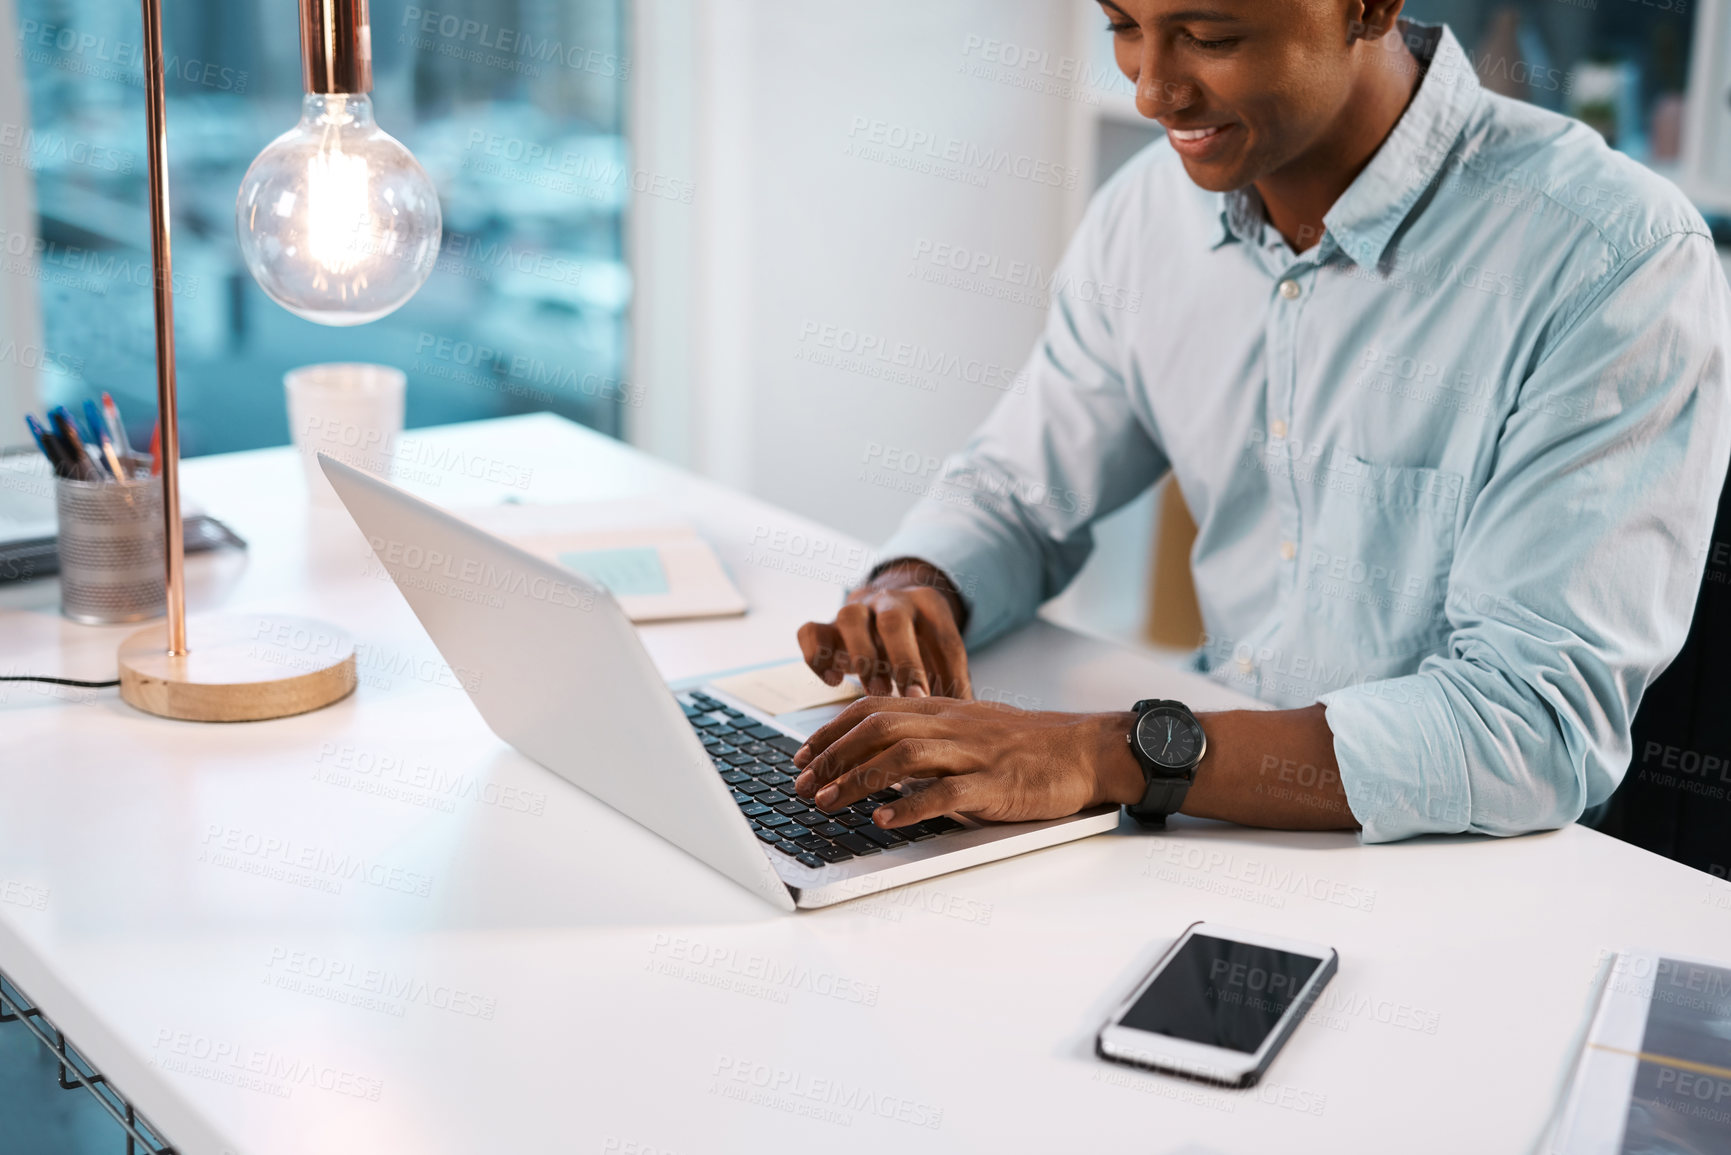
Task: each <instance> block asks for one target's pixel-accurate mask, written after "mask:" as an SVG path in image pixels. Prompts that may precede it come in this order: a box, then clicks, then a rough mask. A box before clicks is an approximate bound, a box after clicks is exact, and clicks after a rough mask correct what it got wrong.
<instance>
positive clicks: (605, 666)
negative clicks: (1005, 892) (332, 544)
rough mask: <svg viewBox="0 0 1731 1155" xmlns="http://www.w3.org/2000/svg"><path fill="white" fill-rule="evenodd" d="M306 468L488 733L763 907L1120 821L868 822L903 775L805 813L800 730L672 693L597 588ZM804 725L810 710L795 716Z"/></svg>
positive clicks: (918, 877) (817, 901)
mask: <svg viewBox="0 0 1731 1155" xmlns="http://www.w3.org/2000/svg"><path fill="white" fill-rule="evenodd" d="M319 464H320V466H321V468H323V470H324V472H325V476H326V477H327V478H329V479H330V483H331V486H332V488H334V489H335V490H336V492H337V495H338V496H339V497H340V498H341V499H342V502H343V505H344V506H345V507H346V508H347V509H348V511H349V514H350V516H352V517H353V518H354V520H355V524H356V525H357V526H359V527H360V530H361V532H362V533H363V534H365V535H366V538H367V541H368V543H369V544H370V545H371V546H372V548H373V553H374V554H375V555H376V557H377V559H378V561H379V564H380V565H381V566H383V568H384V569H385V571H386V572H387V573H389V574H390V577H391V580H392V581H393V582H394V583H395V584H396V586H397V589H398V590H399V591H400V592H401V593H402V595H403V597H404V599H406V600H407V601H408V603H409V607H410V608H411V609H412V610H413V611H414V613H415V616H416V617H417V618H419V619H420V622H421V625H422V626H423V627H425V629H426V631H427V633H428V635H429V636H430V637H431V638H432V640H433V644H434V645H435V646H437V647H438V649H439V653H440V655H441V656H442V657H443V658H444V659H445V661H446V662H447V663H448V664H449V665H450V666H451V667H452V668H453V669H465V670H473V671H477V672H478V676H476V677H471V678H466V679H464V682H463V689H464V691H465V692H466V693H467V694H468V695H469V697H470V699H472V700H473V701H474V703H475V706H476V708H477V709H478V710H479V711H480V713H481V717H482V718H483V719H484V720H485V721H486V723H487V725H488V727H490V728H491V729H492V731H493V733H494V734H496V735H498V736H499V738H500V739H502V740H503V741H505V742H507V743H509V744H510V745H511V746H512V747H514V748H515V749H516V750H518V751H519V752H520V753H522V754H523V755H525V756H526V757H528V758H530V759H532V760H534V761H535V762H538V763H540V764H541V765H542V766H544V767H546V768H547V769H548V770H551V771H552V772H553V773H555V774H557V775H559V776H560V777H561V778H564V779H565V780H566V781H567V782H570V783H571V784H572V785H574V786H577V787H578V788H580V789H582V790H584V791H587V792H588V793H589V794H591V795H593V796H594V797H596V798H598V799H600V800H601V801H602V802H605V803H606V804H607V805H609V806H611V807H612V808H613V809H615V810H617V811H619V812H620V813H621V814H624V815H625V816H626V817H628V818H630V819H632V820H633V821H635V822H637V823H639V824H641V825H643V826H645V827H647V828H648V829H650V830H652V831H654V832H655V833H656V834H658V835H660V836H661V837H662V838H664V839H666V840H667V841H668V842H670V843H672V844H673V845H674V846H676V847H678V848H679V849H681V850H683V851H685V852H686V853H687V854H689V855H691V856H692V857H693V858H696V859H697V860H698V861H699V862H702V863H704V864H705V865H707V866H709V867H710V868H712V869H714V870H716V871H719V872H720V873H722V874H724V875H726V876H727V877H728V878H730V879H732V880H733V881H734V882H736V883H738V884H739V885H741V886H743V887H745V888H746V889H747V890H749V891H751V892H752V893H754V894H756V895H758V896H760V897H761V898H763V899H764V900H765V901H767V902H769V903H770V904H771V905H773V906H775V907H776V908H777V909H780V910H784V911H791V910H794V909H796V908H812V907H821V906H829V905H831V904H834V903H837V902H843V901H846V900H848V899H851V898H859V897H862V896H865V895H869V894H875V893H877V892H879V891H882V890H884V889H885V888H888V887H893V886H901V885H905V884H907V883H910V882H919V881H922V880H924V879H928V878H932V877H935V876H937V875H940V874H947V873H950V872H952V871H956V870H962V869H965V868H967V867H970V866H977V865H979V864H980V863H984V862H991V861H993V860H995V859H1000V858H1008V857H1010V856H1011V855H1015V854H1022V853H1025V852H1027V851H1030V850H1039V849H1041V848H1043V847H1047V846H1053V845H1056V844H1058V843H1060V842H1069V841H1072V840H1074V839H1078V838H1085V837H1087V836H1088V835H1090V834H1095V833H1098V832H1100V831H1104V830H1111V829H1113V828H1115V827H1116V826H1117V825H1118V809H1117V807H1115V806H1099V807H1093V808H1091V809H1088V810H1084V811H1081V812H1080V813H1077V814H1073V815H1071V816H1069V817H1068V818H1059V819H1053V820H1050V821H1043V822H1007V823H998V822H991V823H985V822H976V821H974V820H973V819H971V818H968V817H966V816H964V815H961V814H950V815H944V816H941V817H939V818H935V819H932V820H930V821H927V822H922V823H919V824H918V825H917V827H915V828H912V829H902V830H879V829H878V828H877V827H876V825H874V824H873V823H872V821H871V813H872V811H873V810H875V809H876V808H877V807H879V806H881V805H883V804H885V803H887V802H888V801H890V800H891V799H893V798H896V797H899V796H901V795H902V794H903V793H904V791H905V790H906V789H917V788H918V786H917V784H898V785H897V786H894V787H891V788H889V789H886V790H882V791H879V792H878V793H876V794H873V795H872V796H871V797H869V798H867V799H865V800H863V801H861V802H859V803H856V804H854V805H852V806H848V807H845V808H841V809H838V810H835V811H832V812H824V811H820V810H817V809H816V808H814V807H813V806H811V805H810V804H809V803H808V802H806V801H804V800H802V799H800V798H799V797H798V796H796V795H795V794H794V793H793V779H794V776H795V773H794V771H793V769H792V767H791V760H792V755H793V752H794V751H795V750H797V749H799V747H800V744H801V742H802V741H803V740H804V739H805V738H806V737H807V736H808V735H807V732H804V731H802V730H800V729H797V728H789V727H788V726H786V725H782V724H778V723H777V722H776V720H775V719H774V718H773V717H769V716H767V715H765V714H763V713H762V712H760V711H758V710H756V709H755V708H753V707H752V706H751V705H749V704H748V703H746V702H743V701H740V700H737V699H735V698H732V697H730V696H729V695H728V694H726V693H724V692H722V691H721V690H719V689H717V688H716V687H714V686H713V685H710V684H708V683H702V682H699V683H698V684H696V685H695V686H694V687H693V688H691V689H686V690H680V691H675V690H674V689H672V688H671V687H669V686H668V684H667V683H666V682H665V681H663V680H662V678H661V675H660V673H659V672H658V671H657V670H656V668H655V664H654V662H653V661H651V659H650V657H649V653H648V651H647V650H645V649H644V648H643V644H642V642H641V641H639V640H638V637H637V632H636V629H635V627H633V626H632V624H631V622H630V620H629V619H628V618H627V617H626V615H625V612H624V611H623V610H622V609H620V607H619V605H618V603H617V602H615V601H614V600H613V598H612V597H611V596H609V595H608V593H607V591H606V590H605V589H604V588H603V587H601V586H600V585H598V584H596V583H595V582H593V581H590V580H589V579H588V578H585V577H584V576H583V575H581V574H578V573H576V572H575V571H572V570H568V569H565V568H563V567H562V566H558V565H555V564H554V563H552V562H550V561H546V560H544V559H542V558H539V557H536V556H535V555H534V554H531V553H529V552H528V551H526V550H523V549H521V548H519V547H517V546H514V545H512V544H511V543H509V542H507V541H504V540H502V539H500V538H498V537H496V536H494V535H492V534H489V533H487V532H486V531H484V530H482V529H480V528H478V527H476V526H473V525H470V524H469V523H468V522H465V521H463V520H461V519H460V518H458V517H456V516H454V515H452V514H450V513H447V512H446V511H444V510H442V509H440V508H439V507H437V506H435V505H433V504H431V503H430V502H427V501H423V500H422V499H420V498H418V497H416V496H414V495H413V494H410V493H407V492H405V491H403V490H402V489H399V488H398V487H396V486H394V485H392V484H390V483H389V482H386V481H382V480H380V479H379V478H377V477H374V476H373V475H371V474H368V473H364V472H362V471H361V470H358V469H355V468H353V467H352V466H349V465H345V464H343V463H342V462H340V461H337V460H335V459H333V458H331V457H328V456H326V455H325V454H323V453H321V454H319ZM801 717H802V718H804V719H806V720H807V721H808V722H809V719H810V714H809V712H808V713H806V714H802V715H801Z"/></svg>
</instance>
